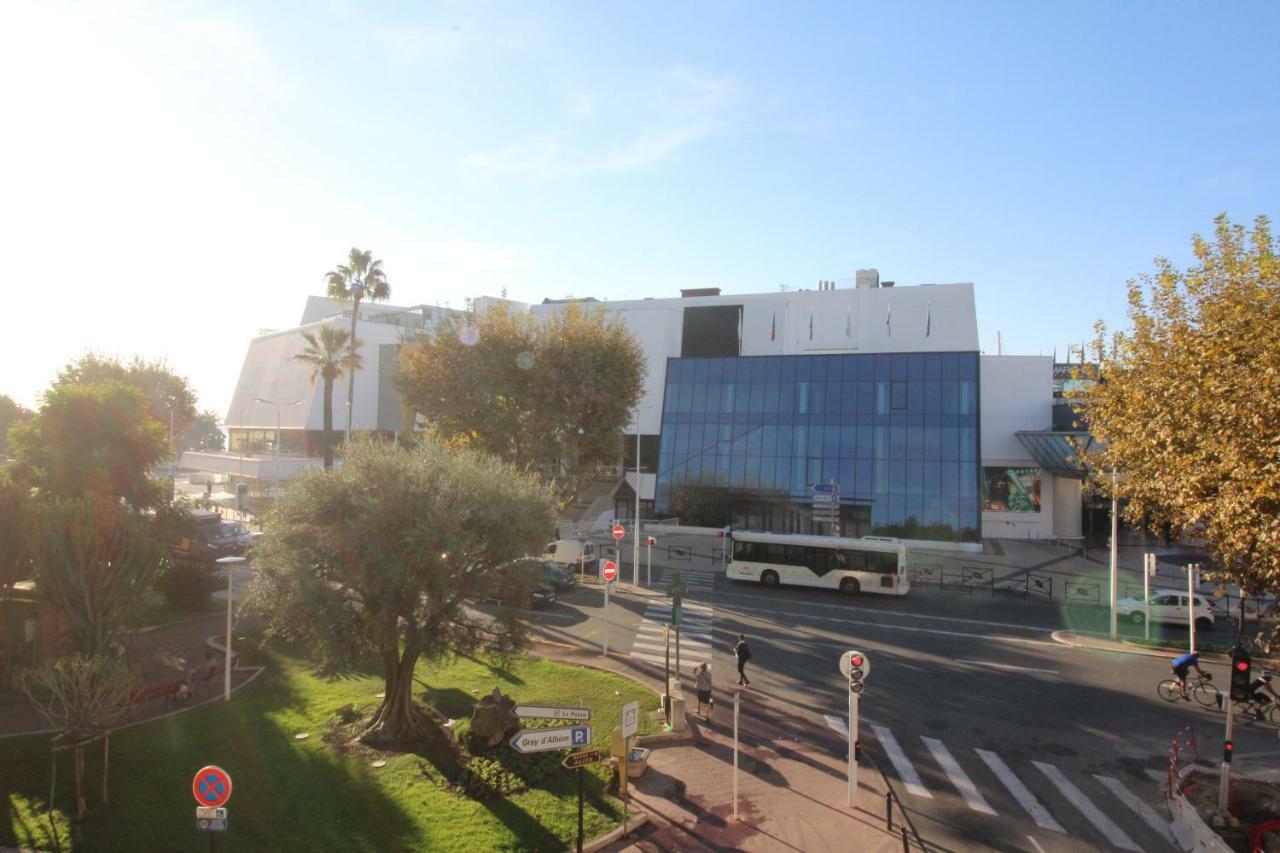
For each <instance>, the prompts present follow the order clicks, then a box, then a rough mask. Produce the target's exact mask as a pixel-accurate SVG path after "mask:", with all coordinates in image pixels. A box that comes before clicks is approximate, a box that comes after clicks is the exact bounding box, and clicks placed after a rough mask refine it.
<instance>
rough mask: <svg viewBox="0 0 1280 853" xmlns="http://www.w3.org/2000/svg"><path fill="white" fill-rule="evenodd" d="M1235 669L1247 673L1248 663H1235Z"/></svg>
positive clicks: (1244, 661)
mask: <svg viewBox="0 0 1280 853" xmlns="http://www.w3.org/2000/svg"><path fill="white" fill-rule="evenodd" d="M1236 669H1237V670H1239V671H1240V672H1248V671H1249V662H1248V661H1247V660H1238V661H1236Z"/></svg>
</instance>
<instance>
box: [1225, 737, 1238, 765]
mask: <svg viewBox="0 0 1280 853" xmlns="http://www.w3.org/2000/svg"><path fill="white" fill-rule="evenodd" d="M1235 753H1236V745H1235V744H1234V743H1232V742H1231V741H1227V742H1226V743H1224V744H1223V745H1222V761H1223V763H1225V764H1230V763H1231V756H1233V755H1235Z"/></svg>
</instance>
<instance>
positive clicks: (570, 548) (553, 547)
mask: <svg viewBox="0 0 1280 853" xmlns="http://www.w3.org/2000/svg"><path fill="white" fill-rule="evenodd" d="M542 556H543V559H546V560H551V561H552V562H554V563H559V564H560V565H562V566H564V567H565V568H568V569H572V570H573V571H575V572H576V571H577V570H578V566H579V565H581V566H582V568H583V569H584V570H585V571H590V572H594V571H595V570H596V560H597V558H598V557H599V555H598V554H597V553H596V543H594V542H579V541H578V540H577V539H557V540H556V541H554V542H552V543H550V544H549V545H547V547H546V549H545V550H544V551H543V553H542Z"/></svg>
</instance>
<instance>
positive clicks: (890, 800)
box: [862, 749, 929, 853]
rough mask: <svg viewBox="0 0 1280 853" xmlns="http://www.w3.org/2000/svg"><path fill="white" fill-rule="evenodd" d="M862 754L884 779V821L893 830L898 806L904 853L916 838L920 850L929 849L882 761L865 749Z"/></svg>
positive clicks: (890, 830)
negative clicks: (894, 812)
mask: <svg viewBox="0 0 1280 853" xmlns="http://www.w3.org/2000/svg"><path fill="white" fill-rule="evenodd" d="M862 754H863V755H865V756H866V757H867V758H868V759H870V760H871V765H872V766H873V767H875V769H876V772H877V773H879V774H880V778H881V779H883V780H884V787H885V795H884V823H885V828H886V829H887V830H888V831H889V832H890V833H892V832H893V807H894V806H895V805H896V806H897V807H898V814H899V815H900V816H901V818H902V821H901V823H900V824H899V825H898V835H899V836H900V837H901V838H902V853H910V850H911V843H912V841H913V840H914V842H915V846H916V848H917V849H919V850H925V851H927V850H928V849H929V847H928V846H927V845H926V844H925V843H924V839H923V838H921V837H920V833H919V832H918V831H917V830H916V826H915V824H914V823H913V822H912V821H911V815H909V814H907V809H906V807H905V806H903V805H902V798H901V797H899V796H898V792H897V791H895V790H894V789H893V783H892V782H890V781H889V777H888V776H886V775H885V772H884V768H883V767H881V766H880V762H879V761H877V760H876V757H875V755H873V754H872V753H871V752H870V751H868V750H866V749H864V750H862Z"/></svg>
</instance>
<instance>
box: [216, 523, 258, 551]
mask: <svg viewBox="0 0 1280 853" xmlns="http://www.w3.org/2000/svg"><path fill="white" fill-rule="evenodd" d="M212 544H213V547H214V550H216V551H219V552H221V554H220V556H223V557H230V556H237V557H238V556H242V555H244V554H247V553H248V552H249V548H250V547H251V546H252V545H253V534H251V533H250V532H249V528H248V527H246V526H245V525H244V523H243V522H239V521H224V522H222V524H220V525H219V526H218V532H217V533H215V534H214V535H213V539H212Z"/></svg>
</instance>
